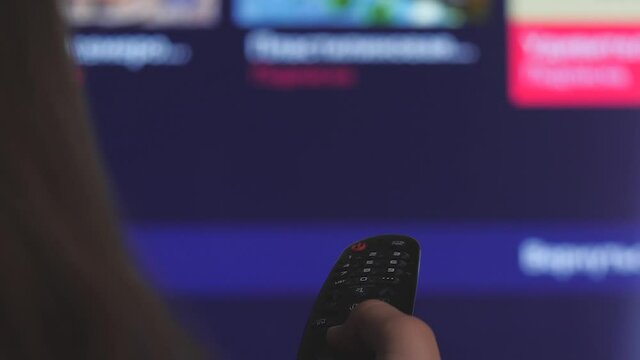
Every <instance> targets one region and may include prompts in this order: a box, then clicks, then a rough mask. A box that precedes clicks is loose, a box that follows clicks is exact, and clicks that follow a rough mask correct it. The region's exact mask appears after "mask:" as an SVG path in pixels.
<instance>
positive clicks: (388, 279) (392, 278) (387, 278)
mask: <svg viewBox="0 0 640 360" xmlns="http://www.w3.org/2000/svg"><path fill="white" fill-rule="evenodd" d="M380 281H382V282H383V283H386V284H397V283H398V282H399V281H400V280H399V279H398V278H397V277H395V276H382V277H381V278H380Z"/></svg>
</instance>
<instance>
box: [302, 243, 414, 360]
mask: <svg viewBox="0 0 640 360" xmlns="http://www.w3.org/2000/svg"><path fill="white" fill-rule="evenodd" d="M419 264H420V246H419V244H418V243H417V241H415V240H414V239H412V238H410V237H407V236H401V235H382V236H377V237H373V238H369V239H365V240H362V241H359V242H357V243H355V244H352V245H351V246H349V247H348V248H347V249H346V250H345V251H344V252H343V253H342V255H341V256H340V258H339V259H338V261H337V262H336V264H335V266H334V267H333V269H332V270H331V273H330V274H329V276H328V278H327V281H326V282H325V284H324V285H323V287H322V290H321V291H320V295H319V296H318V299H317V301H316V303H315V305H314V307H313V311H312V313H311V316H310V318H309V320H308V323H307V327H306V329H305V332H304V335H303V338H302V343H301V345H300V350H299V352H298V360H333V359H339V357H338V356H337V355H336V354H334V353H333V352H332V351H331V350H330V349H329V348H328V346H327V344H326V341H325V336H326V329H328V328H329V327H331V326H334V325H339V324H342V323H343V322H344V321H345V320H346V319H347V317H348V316H349V314H350V313H351V311H353V310H354V309H355V308H356V307H357V306H358V304H359V303H361V302H363V301H365V300H368V299H378V300H381V301H384V302H387V303H389V304H391V305H393V306H395V307H396V308H398V309H399V310H401V311H402V312H404V313H406V314H409V315H411V314H412V313H413V303H414V299H415V292H416V285H417V280H418V269H419Z"/></svg>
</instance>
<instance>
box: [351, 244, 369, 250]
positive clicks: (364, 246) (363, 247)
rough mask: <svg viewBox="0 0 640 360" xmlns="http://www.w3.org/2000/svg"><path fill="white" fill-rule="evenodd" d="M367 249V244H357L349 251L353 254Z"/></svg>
mask: <svg viewBox="0 0 640 360" xmlns="http://www.w3.org/2000/svg"><path fill="white" fill-rule="evenodd" d="M366 248H367V244H366V243H365V242H359V243H357V244H355V245H353V246H352V247H351V251H353V252H361V251H364V250H365V249H366Z"/></svg>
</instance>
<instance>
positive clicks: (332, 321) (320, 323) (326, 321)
mask: <svg viewBox="0 0 640 360" xmlns="http://www.w3.org/2000/svg"><path fill="white" fill-rule="evenodd" d="M340 323H341V322H340V321H339V320H338V319H336V318H330V317H329V318H327V317H323V318H317V319H315V320H313V321H312V322H311V327H312V328H314V329H324V328H328V327H332V326H334V325H340Z"/></svg>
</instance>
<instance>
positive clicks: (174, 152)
mask: <svg viewBox="0 0 640 360" xmlns="http://www.w3.org/2000/svg"><path fill="white" fill-rule="evenodd" d="M503 5H504V4H503V3H502V2H496V3H495V4H494V7H495V8H494V11H493V13H492V16H491V18H490V20H489V22H488V23H486V24H484V25H477V26H471V27H469V28H465V29H461V30H455V31H452V32H453V33H454V34H455V35H456V36H457V37H459V38H460V39H462V40H464V41H470V42H474V43H476V44H477V45H478V46H479V48H480V51H481V58H480V61H479V63H478V64H475V65H469V66H463V65H438V66H361V67H359V68H358V71H359V72H360V79H361V80H360V82H359V84H358V86H357V87H356V88H355V89H350V90H298V91H275V90H269V89H263V88H259V87H257V86H255V85H251V84H249V83H248V81H247V71H248V64H247V63H246V61H245V59H244V56H243V39H244V35H245V34H246V30H242V29H238V28H237V27H235V26H234V25H233V24H232V20H231V14H230V13H229V8H230V6H229V3H228V2H226V3H225V15H224V16H223V22H222V24H221V25H219V26H218V27H215V28H212V29H203V30H172V31H163V33H165V34H167V35H168V36H169V37H170V38H171V39H172V40H174V41H176V42H184V43H188V44H190V45H191V46H192V47H193V51H194V57H193V60H192V62H191V63H190V64H188V65H187V66H186V67H181V68H162V67H155V68H154V67H147V68H145V69H142V70H141V71H139V72H131V71H129V70H127V69H124V68H116V67H96V68H85V69H84V71H85V74H86V88H87V92H88V96H89V100H90V103H91V111H92V114H93V118H94V120H95V124H96V129H97V131H98V134H99V139H100V143H101V146H102V148H103V151H104V154H105V159H106V162H107V165H108V167H109V169H110V171H111V175H112V179H113V184H114V188H115V189H116V194H117V196H118V198H119V199H120V206H121V209H122V213H123V217H124V219H125V222H126V223H127V224H139V223H144V224H168V223H181V224H191V223H194V224H195V223H197V224H200V223H207V222H220V221H243V222H251V221H259V222H262V223H264V222H267V223H268V222H271V221H278V222H282V221H286V222H291V223H295V222H298V221H300V222H304V221H309V220H318V219H321V220H324V221H326V220H329V221H341V222H349V221H354V220H357V221H359V222H362V221H365V222H366V221H370V222H372V223H373V222H376V221H378V220H379V219H385V221H396V220H397V221H405V220H412V221H424V222H438V221H447V222H469V221H472V222H476V223H507V224H508V223H512V222H513V223H518V222H521V221H551V222H564V221H566V222H572V221H582V222H586V223H588V222H612V221H616V222H618V221H623V222H633V221H634V220H635V217H636V215H637V204H638V196H639V195H640V194H639V192H638V190H637V187H638V184H640V182H639V181H640V178H639V176H638V168H639V167H638V165H640V164H639V161H640V156H639V155H640V153H639V151H638V150H639V146H638V140H639V134H640V133H639V131H640V128H639V125H638V116H640V115H639V114H638V112H637V110H633V109H528V110H525V109H517V108H515V107H514V106H512V105H511V104H510V103H509V101H508V99H507V89H506V83H507V81H506V66H507V64H506V44H505V37H506V34H505V21H504V10H503ZM316 30H321V29H314V30H313V31H316ZM78 31H79V32H83V33H109V34H116V33H132V32H135V33H141V32H154V31H151V30H141V29H133V28H126V29H117V30H114V29H111V30H105V29H97V28H96V29H93V28H86V29H79V30H78ZM288 31H293V30H288ZM304 31H311V30H309V29H307V30H304ZM333 31H339V30H333ZM363 31H364V30H363ZM376 31H380V30H376ZM353 240H354V241H355V240H358V239H353ZM345 245H346V244H345ZM221 246H222V245H221ZM261 246H265V244H261ZM266 246H268V244H267V245H266ZM316 246H322V244H317V243H314V244H302V245H301V248H298V249H296V250H295V251H288V252H287V250H285V251H283V252H280V256H283V257H290V256H304V254H305V253H308V252H312V251H313V249H314V247H316ZM180 247H181V244H180V242H179V241H176V244H175V251H176V252H179V251H180ZM452 248H455V244H452ZM337 255H338V254H336V256H337ZM232 256H238V266H252V265H251V264H250V263H244V262H243V261H242V256H241V254H232ZM437 256H440V257H445V258H446V257H447V254H438V255H437ZM274 261H278V259H277V258H275V259H274ZM487 262H491V259H487ZM330 266H331V264H330V263H327V271H328V270H329V268H330ZM292 270H293V269H292ZM256 271H268V269H256ZM469 272H470V276H473V274H472V272H473V269H469ZM434 276H438V275H437V274H434ZM423 281H428V280H427V279H425V280H423ZM317 285H318V288H319V287H320V284H317ZM314 296H315V294H313V293H306V294H296V295H290V294H287V293H283V294H281V296H272V295H270V296H262V295H260V294H253V295H245V296H240V295H238V296H234V295H226V296H206V295H197V296H196V295H189V294H179V295H177V294H171V293H168V294H167V297H168V298H169V299H170V302H171V304H172V306H173V307H174V308H175V310H176V312H177V313H178V314H180V316H181V318H182V319H184V321H185V323H186V324H187V325H188V327H190V328H191V329H193V330H194V332H195V333H196V334H198V336H199V337H201V338H202V339H203V341H204V342H206V343H211V341H212V340H211V339H214V338H215V339H216V342H217V343H218V344H219V345H220V346H219V348H217V349H216V352H218V353H219V354H222V355H223V356H224V355H225V354H226V355H228V357H229V358H230V359H292V358H293V357H294V354H295V352H296V348H297V342H298V340H299V336H300V334H301V330H302V327H303V326H304V322H305V320H306V316H307V313H308V311H309V309H310V306H311V303H312V301H313V300H314ZM636 305H637V301H636V300H635V298H634V297H632V296H631V295H625V294H623V293H620V292H616V293H615V294H613V293H608V292H606V291H602V290H600V291H599V290H597V288H596V291H593V292H589V291H579V292H573V293H564V294H560V295H558V294H556V295H549V294H538V293H535V292H530V293H517V292H508V291H507V292H505V293H494V294H486V293H485V294H481V295H478V294H475V295H474V294H473V293H465V291H464V289H461V291H459V292H457V293H455V294H451V295H442V294H439V295H431V296H430V295H425V296H421V298H419V299H418V303H417V306H416V313H417V315H419V316H421V317H422V318H424V319H426V320H427V321H428V322H430V324H431V325H432V326H433V327H434V329H435V330H436V332H437V334H438V336H439V340H440V343H441V346H442V352H443V358H445V359H454V360H457V359H475V358H477V359H483V358H487V359H522V360H527V359H531V360H533V359H556V358H557V359H565V358H572V359H573V358H575V359H594V360H596V359H635V358H637V356H638V355H639V353H640V352H638V350H637V349H636V348H634V346H635V345H634V342H633V337H634V335H637V334H638V332H637V331H636V330H635V329H634V326H633V325H634V324H635V323H637V322H636V321H635V320H634V319H635V318H636V316H635V315H634V312H635V311H634V308H636V307H637V306H636Z"/></svg>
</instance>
